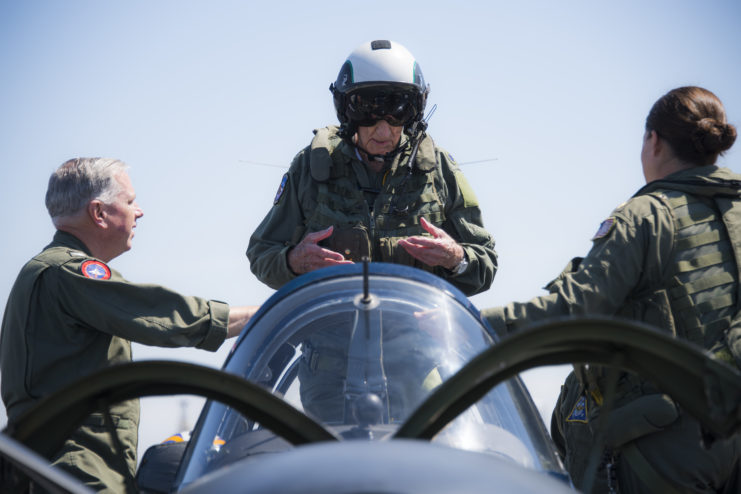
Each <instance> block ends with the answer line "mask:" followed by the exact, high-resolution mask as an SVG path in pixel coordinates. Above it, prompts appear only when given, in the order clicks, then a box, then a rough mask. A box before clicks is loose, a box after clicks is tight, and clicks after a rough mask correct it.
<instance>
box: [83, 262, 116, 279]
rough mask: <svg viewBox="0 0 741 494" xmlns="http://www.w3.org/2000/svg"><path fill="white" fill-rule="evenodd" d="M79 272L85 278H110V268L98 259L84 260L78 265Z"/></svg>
mask: <svg viewBox="0 0 741 494" xmlns="http://www.w3.org/2000/svg"><path fill="white" fill-rule="evenodd" d="M80 272H82V275H83V276H84V277H85V278H91V279H93V280H108V279H110V278H111V270H110V269H109V268H108V266H106V265H105V264H104V263H102V262H100V261H95V260H90V261H85V262H83V263H82V265H81V266H80Z"/></svg>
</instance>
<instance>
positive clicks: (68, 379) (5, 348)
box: [0, 231, 229, 493]
mask: <svg viewBox="0 0 741 494" xmlns="http://www.w3.org/2000/svg"><path fill="white" fill-rule="evenodd" d="M228 319H229V307H228V305H226V304H225V303H223V302H217V301H208V300H204V299H200V298H196V297H184V296H181V295H179V294H177V293H175V292H173V291H171V290H168V289H166V288H163V287H161V286H157V285H141V284H133V283H130V282H128V281H126V280H125V279H124V278H123V277H122V276H121V275H120V274H119V273H118V272H116V271H115V270H113V269H110V268H109V267H108V266H107V265H106V264H105V263H103V262H101V261H100V260H97V259H95V258H93V257H92V256H91V255H90V254H89V252H88V251H87V248H86V247H85V245H84V244H83V243H82V242H81V241H80V240H78V239H77V238H76V237H74V236H72V235H70V234H68V233H65V232H62V231H57V233H56V234H55V236H54V240H53V242H52V243H51V244H49V245H48V246H47V247H45V248H44V250H43V251H42V252H41V253H40V254H38V255H36V256H35V257H34V258H33V259H31V260H30V261H29V262H28V263H27V264H26V265H25V266H24V267H23V269H22V270H21V272H20V274H19V275H18V278H17V279H16V282H15V284H14V285H13V289H12V290H11V293H10V296H9V297H8V302H7V306H6V309H5V315H4V317H3V322H2V334H1V335H0V370H1V372H2V398H3V402H4V403H5V406H6V409H7V412H8V423H9V425H10V424H12V423H13V421H15V420H17V419H19V418H20V417H21V416H22V415H23V412H24V410H26V409H28V408H29V407H31V406H32V405H33V404H34V403H36V402H37V401H38V400H40V399H41V398H43V397H45V396H47V395H49V394H52V393H54V392H55V391H57V390H59V389H60V388H62V387H64V386H66V385H68V384H70V383H72V382H75V381H76V380H78V379H79V378H82V377H84V376H87V375H89V374H91V373H93V372H95V371H98V370H100V369H103V368H105V367H108V366H110V365H113V364H117V363H122V362H129V361H130V360H131V341H135V342H138V343H143V344H146V345H156V346H166V347H180V346H195V347H198V348H203V349H205V350H209V351H215V350H216V349H218V348H219V346H220V345H221V343H222V342H223V341H224V339H225V338H226V336H227V325H228ZM110 413H111V416H112V420H113V423H114V426H115V428H116V431H117V433H118V435H119V438H120V440H121V442H122V444H123V446H124V450H125V454H126V459H125V464H124V462H123V461H122V459H121V458H120V457H119V455H117V454H116V453H115V450H114V447H113V444H112V441H111V438H110V436H109V433H108V430H107V429H106V428H105V427H104V425H103V416H102V414H97V413H96V414H93V415H91V416H90V417H89V418H88V419H86V420H85V422H84V423H83V424H82V426H81V427H80V428H79V429H78V430H77V431H75V432H74V433H73V435H72V437H71V438H70V439H69V440H68V441H67V442H66V443H65V445H64V447H63V449H62V450H61V451H60V452H59V453H58V454H57V455H56V457H55V458H54V460H53V462H54V464H56V465H58V466H60V467H61V468H64V469H65V470H67V471H69V472H70V473H72V474H73V475H75V476H76V477H78V478H80V479H81V480H83V481H84V482H85V483H86V484H87V485H88V486H89V487H91V488H93V489H95V490H97V491H101V492H110V493H121V492H128V490H129V489H127V488H126V482H131V483H132V484H129V485H133V478H134V474H135V469H136V445H137V438H138V423H139V402H138V400H131V401H125V402H121V403H118V404H116V405H112V406H111V408H110Z"/></svg>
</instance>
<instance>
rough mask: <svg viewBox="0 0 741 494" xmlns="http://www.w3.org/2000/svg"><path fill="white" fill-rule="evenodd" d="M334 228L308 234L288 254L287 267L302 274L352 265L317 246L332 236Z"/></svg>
mask: <svg viewBox="0 0 741 494" xmlns="http://www.w3.org/2000/svg"><path fill="white" fill-rule="evenodd" d="M333 230H334V227H332V226H330V227H329V228H327V229H325V230H321V231H318V232H312V233H309V234H308V235H306V236H305V237H304V239H303V240H301V242H299V244H298V245H297V246H296V247H294V248H293V249H291V250H290V251H289V252H288V266H289V267H290V268H291V270H292V271H293V272H294V273H296V274H304V273H308V272H309V271H314V270H315V269H320V268H326V267H327V266H337V265H339V264H353V262H352V261H348V260H346V259H345V257H344V256H343V255H342V254H340V253H339V252H335V251H333V250H329V249H325V248H324V247H320V246H319V245H317V244H318V243H319V242H321V241H322V240H324V239H325V238H327V237H329V236H330V235H332V231H333Z"/></svg>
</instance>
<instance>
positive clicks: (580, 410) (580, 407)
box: [566, 395, 588, 424]
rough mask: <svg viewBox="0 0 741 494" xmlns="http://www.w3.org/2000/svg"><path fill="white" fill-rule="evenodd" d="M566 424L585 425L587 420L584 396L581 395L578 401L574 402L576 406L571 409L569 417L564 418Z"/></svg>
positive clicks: (585, 398)
mask: <svg viewBox="0 0 741 494" xmlns="http://www.w3.org/2000/svg"><path fill="white" fill-rule="evenodd" d="M566 422H581V423H584V424H586V423H587V422H588V420H587V397H586V396H584V395H581V396H580V397H579V399H578V400H577V402H576V405H574V408H572V409H571V413H569V416H568V417H566Z"/></svg>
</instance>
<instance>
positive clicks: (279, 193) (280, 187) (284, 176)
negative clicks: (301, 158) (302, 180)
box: [273, 173, 288, 205]
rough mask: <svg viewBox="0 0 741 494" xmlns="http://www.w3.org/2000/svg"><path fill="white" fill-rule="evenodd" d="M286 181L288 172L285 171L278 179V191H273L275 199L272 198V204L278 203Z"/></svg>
mask: <svg viewBox="0 0 741 494" xmlns="http://www.w3.org/2000/svg"><path fill="white" fill-rule="evenodd" d="M287 183H288V174H287V173H286V174H285V175H283V179H282V180H281V181H280V185H279V186H278V192H276V193H275V199H273V205H276V204H278V201H280V198H281V196H283V191H285V190H286V184H287Z"/></svg>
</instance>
